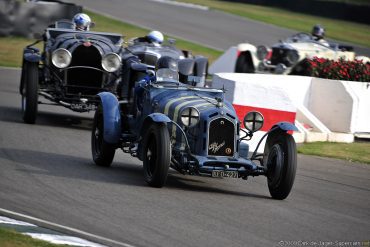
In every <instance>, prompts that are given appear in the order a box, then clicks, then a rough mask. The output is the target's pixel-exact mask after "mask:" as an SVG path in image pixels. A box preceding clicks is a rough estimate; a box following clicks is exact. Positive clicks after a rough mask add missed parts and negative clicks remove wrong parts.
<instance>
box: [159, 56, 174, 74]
mask: <svg viewBox="0 0 370 247" xmlns="http://www.w3.org/2000/svg"><path fill="white" fill-rule="evenodd" d="M156 68H157V69H164V68H165V69H171V70H174V71H178V66H177V61H176V59H174V58H172V57H169V56H163V57H160V58H159V59H158V61H157V64H156Z"/></svg>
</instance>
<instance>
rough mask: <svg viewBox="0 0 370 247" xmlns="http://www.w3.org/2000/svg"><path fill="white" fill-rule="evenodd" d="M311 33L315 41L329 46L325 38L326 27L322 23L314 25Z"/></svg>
mask: <svg viewBox="0 0 370 247" xmlns="http://www.w3.org/2000/svg"><path fill="white" fill-rule="evenodd" d="M311 34H312V36H313V39H314V40H315V41H317V42H320V43H321V44H323V45H325V46H329V43H328V42H327V41H326V40H325V39H324V36H325V29H324V28H323V27H322V26H321V25H319V24H317V25H315V26H313V28H312V33H311Z"/></svg>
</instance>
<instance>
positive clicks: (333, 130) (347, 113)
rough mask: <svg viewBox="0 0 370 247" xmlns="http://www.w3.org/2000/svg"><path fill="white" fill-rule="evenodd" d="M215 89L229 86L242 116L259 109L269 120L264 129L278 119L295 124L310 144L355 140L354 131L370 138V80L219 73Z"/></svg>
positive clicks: (229, 94)
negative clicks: (247, 111) (365, 81)
mask: <svg viewBox="0 0 370 247" xmlns="http://www.w3.org/2000/svg"><path fill="white" fill-rule="evenodd" d="M213 87H216V88H222V87H225V89H226V90H227V92H226V99H227V100H229V101H231V102H232V103H233V104H234V106H235V109H236V111H237V112H238V115H239V112H240V114H245V111H246V110H252V109H255V110H260V111H261V112H262V113H263V114H264V115H265V116H266V120H267V121H266V126H265V128H264V129H263V130H264V131H266V130H268V128H269V127H270V126H271V124H273V122H274V121H282V120H284V121H290V122H296V125H297V126H298V127H299V129H300V132H301V134H303V135H304V138H303V140H304V141H307V142H311V141H340V142H353V140H354V135H355V134H364V133H365V134H369V136H370V124H369V122H370V83H363V82H350V81H335V80H327V79H319V78H312V77H304V76H287V75H271V74H239V73H218V74H215V75H214V77H213ZM261 109H262V110H261ZM267 115H272V116H267ZM240 116H242V115H240ZM297 134H298V133H297ZM295 135H296V134H295ZM295 138H296V137H295ZM297 140H302V136H300V137H297V138H296V141H297Z"/></svg>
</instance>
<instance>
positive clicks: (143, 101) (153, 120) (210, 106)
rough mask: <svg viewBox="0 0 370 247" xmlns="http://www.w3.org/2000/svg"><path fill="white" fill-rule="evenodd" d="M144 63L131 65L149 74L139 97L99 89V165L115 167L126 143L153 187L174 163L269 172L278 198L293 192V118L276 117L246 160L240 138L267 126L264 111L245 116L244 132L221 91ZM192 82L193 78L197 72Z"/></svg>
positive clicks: (197, 169)
mask: <svg viewBox="0 0 370 247" xmlns="http://www.w3.org/2000/svg"><path fill="white" fill-rule="evenodd" d="M161 59H166V57H162V58H161ZM147 68H148V67H147V66H145V65H143V64H136V65H133V69H134V70H136V71H138V72H140V73H143V71H145V72H146V76H145V77H144V78H142V79H141V80H140V81H138V82H137V83H136V85H135V88H134V89H133V90H129V91H131V92H133V94H134V96H133V98H134V99H135V100H134V101H135V104H132V105H131V106H130V107H128V106H127V102H125V101H119V100H118V99H117V97H116V96H115V95H114V94H112V93H109V92H102V93H100V94H99V97H100V100H101V104H100V105H99V106H98V108H97V111H96V112H95V116H94V124H93V130H92V136H91V147H92V156H93V160H94V162H95V163H96V164H97V165H100V166H110V165H111V163H112V161H113V157H114V154H115V150H116V149H122V150H123V151H124V152H125V153H129V154H131V155H132V156H134V157H137V158H138V159H140V160H142V161H143V166H144V178H145V181H146V182H147V183H148V184H149V185H150V186H153V187H162V186H163V185H164V184H165V182H166V178H167V174H168V169H169V168H170V167H171V168H173V169H175V170H176V171H178V172H180V173H182V174H189V175H199V176H209V177H231V178H242V179H247V178H248V177H249V176H259V175H264V176H267V181H268V187H269V190H270V193H271V196H272V197H273V198H275V199H284V198H286V197H287V196H288V194H289V193H290V191H291V188H292V186H293V182H294V178H295V173H296V163H297V157H296V144H295V141H294V139H293V137H292V136H291V135H290V134H288V133H287V131H291V130H296V127H295V126H294V125H293V124H291V123H287V122H280V123H276V125H275V126H274V127H273V128H272V129H271V130H270V131H268V132H267V134H266V135H265V136H264V137H263V138H265V137H267V141H266V146H265V151H264V153H263V154H257V152H256V151H254V153H253V154H252V155H251V156H250V157H249V158H248V152H249V150H248V146H247V144H245V142H242V141H243V140H249V139H250V138H252V136H253V133H254V132H255V131H258V130H259V129H260V128H261V127H262V125H263V116H262V115H261V114H260V113H258V112H250V113H248V114H246V116H245V118H244V120H243V124H244V126H245V128H246V129H247V130H244V129H242V128H241V127H242V126H241V122H240V120H239V119H238V117H237V115H236V113H235V110H234V108H233V106H232V105H231V104H230V103H229V102H227V101H226V100H224V91H223V90H220V89H209V88H200V87H194V86H191V85H189V84H186V83H181V82H179V78H178V72H177V71H175V70H172V69H169V68H160V69H158V70H157V71H153V70H148V69H147ZM189 80H190V81H191V83H192V84H194V82H196V81H197V78H196V77H191V78H189ZM240 134H241V135H240ZM263 138H262V139H263ZM262 139H261V141H262ZM261 141H260V143H261Z"/></svg>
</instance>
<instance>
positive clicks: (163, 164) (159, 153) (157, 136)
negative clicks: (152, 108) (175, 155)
mask: <svg viewBox="0 0 370 247" xmlns="http://www.w3.org/2000/svg"><path fill="white" fill-rule="evenodd" d="M170 162H171V143H170V135H169V133H168V129H167V126H166V124H163V123H151V125H150V126H149V128H148V129H147V130H146V133H145V137H144V143H143V165H144V178H145V181H146V182H147V183H148V184H149V185H150V186H152V187H157V188H160V187H163V185H164V184H165V183H166V179H167V174H168V169H169V167H170Z"/></svg>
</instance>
